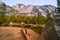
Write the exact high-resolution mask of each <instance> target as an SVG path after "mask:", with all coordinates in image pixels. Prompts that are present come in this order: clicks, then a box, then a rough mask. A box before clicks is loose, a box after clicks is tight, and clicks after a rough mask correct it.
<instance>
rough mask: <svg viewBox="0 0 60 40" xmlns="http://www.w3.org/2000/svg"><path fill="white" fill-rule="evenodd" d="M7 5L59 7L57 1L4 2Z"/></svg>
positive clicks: (26, 0)
mask: <svg viewBox="0 0 60 40" xmlns="http://www.w3.org/2000/svg"><path fill="white" fill-rule="evenodd" d="M2 2H5V3H6V4H7V5H10V6H12V5H16V4H18V3H19V4H24V5H53V6H57V0H2Z"/></svg>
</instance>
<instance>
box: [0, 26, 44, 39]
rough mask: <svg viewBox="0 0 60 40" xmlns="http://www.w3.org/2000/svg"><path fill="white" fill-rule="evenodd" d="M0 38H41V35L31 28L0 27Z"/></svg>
mask: <svg viewBox="0 0 60 40" xmlns="http://www.w3.org/2000/svg"><path fill="white" fill-rule="evenodd" d="M0 40H43V37H42V36H41V35H40V34H39V33H37V32H35V31H33V30H32V29H25V28H17V27H0Z"/></svg>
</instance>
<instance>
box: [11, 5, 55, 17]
mask: <svg viewBox="0 0 60 40" xmlns="http://www.w3.org/2000/svg"><path fill="white" fill-rule="evenodd" d="M12 8H13V9H15V10H17V11H18V12H19V13H28V14H30V15H31V14H33V15H35V16H36V15H37V14H38V11H39V12H41V14H42V16H44V17H46V15H47V10H48V11H49V12H50V13H51V12H52V11H55V7H54V6H52V5H44V6H36V5H27V6H26V5H24V4H17V5H13V7H12Z"/></svg>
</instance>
